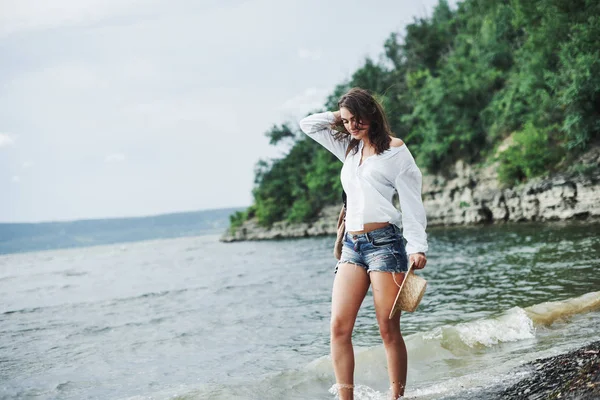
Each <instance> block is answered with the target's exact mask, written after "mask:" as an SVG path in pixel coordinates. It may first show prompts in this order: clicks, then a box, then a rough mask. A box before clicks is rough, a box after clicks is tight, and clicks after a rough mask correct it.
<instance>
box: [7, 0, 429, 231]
mask: <svg viewBox="0 0 600 400" xmlns="http://www.w3.org/2000/svg"><path fill="white" fill-rule="evenodd" d="M436 3H437V0H435V1H434V0H381V1H370V2H365V1H340V0H329V1H316V0H303V1H284V0H247V1H239V0H214V1H213V0H200V1H198V0H168V1H167V0H143V1H142V0H53V1H47V0H0V222H42V221H65V220H77V219H95V218H113V217H128V216H145V215H155V214H163V213H171V212H181V211H195V210H203V209H215V208H225V207H246V206H249V205H250V204H252V194H251V191H252V187H253V185H254V167H255V165H256V163H257V162H258V161H259V160H260V159H271V158H275V157H281V156H282V155H283V154H284V152H285V150H286V149H285V148H281V147H274V146H271V145H269V143H268V138H267V137H266V136H265V132H267V131H268V130H269V129H270V128H271V127H272V126H273V125H274V124H277V125H279V124H282V123H285V122H291V123H293V124H296V126H297V122H298V120H299V119H301V118H302V117H303V116H304V115H306V113H308V112H311V111H315V110H317V109H319V108H321V107H322V106H323V105H324V102H325V99H326V97H327V96H328V95H329V94H330V93H332V91H333V89H334V87H335V86H336V85H337V84H340V83H343V82H346V81H348V80H349V79H350V77H351V76H352V73H353V72H354V71H355V70H356V69H358V68H359V67H360V66H361V65H362V64H363V63H364V60H365V58H366V57H371V58H373V59H374V60H378V59H379V57H380V56H381V54H382V52H383V43H384V41H385V40H386V38H388V37H389V35H390V34H391V33H392V32H399V33H402V32H403V28H404V27H405V26H406V24H408V23H411V22H413V20H414V18H425V17H428V16H430V15H431V13H432V10H433V7H434V6H435V4H436Z"/></svg>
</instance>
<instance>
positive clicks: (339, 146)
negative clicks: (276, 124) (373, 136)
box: [300, 111, 350, 162]
mask: <svg viewBox="0 0 600 400" xmlns="http://www.w3.org/2000/svg"><path fill="white" fill-rule="evenodd" d="M334 122H335V117H334V115H333V113H332V112H331V111H326V112H324V113H318V114H312V115H309V116H308V117H306V118H304V119H302V120H301V121H300V129H302V131H303V132H304V133H306V134H307V135H308V136H310V137H311V138H313V139H314V140H315V141H316V142H317V143H319V144H320V145H321V146H323V147H325V148H326V149H327V150H329V151H330V152H331V153H333V154H334V155H335V156H336V157H337V158H338V159H339V160H340V161H342V162H344V159H345V158H346V150H347V149H348V145H349V144H350V138H348V139H347V140H336V139H335V138H334V135H335V133H336V132H335V131H334V130H333V129H331V124H333V123H334Z"/></svg>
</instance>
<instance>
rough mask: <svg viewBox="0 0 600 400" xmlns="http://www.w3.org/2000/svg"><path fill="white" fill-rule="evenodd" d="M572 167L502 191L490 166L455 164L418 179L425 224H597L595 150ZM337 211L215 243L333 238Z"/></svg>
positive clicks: (599, 177) (598, 162)
mask: <svg viewBox="0 0 600 400" xmlns="http://www.w3.org/2000/svg"><path fill="white" fill-rule="evenodd" d="M578 163H579V164H580V165H582V166H583V167H584V168H583V169H585V171H586V172H585V173H578V172H569V173H561V174H557V175H554V176H551V177H546V178H537V179H533V180H531V181H529V182H528V183H526V184H523V185H519V186H515V187H511V188H503V187H501V186H500V184H499V183H498V175H497V173H496V166H495V165H491V166H488V167H482V168H474V167H471V166H469V165H465V164H463V163H462V162H460V161H459V162H457V163H456V165H455V166H454V168H453V170H452V171H451V172H450V173H449V174H448V175H447V176H446V177H443V176H441V175H430V176H424V177H423V203H424V205H425V209H426V212H427V221H428V225H429V226H439V225H462V224H481V223H502V222H520V221H553V220H568V219H589V220H594V219H600V168H599V167H600V147H597V148H595V149H592V150H591V151H589V152H588V153H586V154H585V155H584V156H583V157H582V158H581V159H580V160H579V161H578ZM339 211H340V205H334V206H328V207H325V208H324V209H323V210H321V212H320V214H319V218H318V219H317V220H316V221H315V222H313V223H302V224H290V223H288V222H278V223H275V224H274V225H273V227H272V228H271V229H265V228H263V227H261V226H259V225H258V224H257V222H256V220H249V221H246V222H245V223H244V224H243V225H242V227H240V228H239V229H238V230H237V232H236V233H235V234H233V235H231V234H229V232H227V233H225V234H224V235H223V237H222V238H221V240H222V241H225V242H232V241H239V240H263V239H281V238H296V237H305V236H319V235H335V234H336V231H337V217H338V214H339Z"/></svg>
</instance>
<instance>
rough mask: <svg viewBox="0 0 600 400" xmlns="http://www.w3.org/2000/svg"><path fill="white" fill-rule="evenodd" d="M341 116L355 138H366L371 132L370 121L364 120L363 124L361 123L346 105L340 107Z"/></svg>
mask: <svg viewBox="0 0 600 400" xmlns="http://www.w3.org/2000/svg"><path fill="white" fill-rule="evenodd" d="M340 116H341V118H342V123H343V124H344V127H345V128H346V130H347V131H348V132H350V135H351V136H352V138H353V139H358V140H362V139H363V138H366V137H367V136H368V134H369V123H368V122H365V121H363V123H362V124H359V123H358V121H356V119H355V118H354V115H352V113H351V112H350V110H348V109H347V108H346V107H341V108H340Z"/></svg>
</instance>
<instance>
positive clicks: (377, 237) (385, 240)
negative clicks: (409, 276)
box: [335, 224, 408, 273]
mask: <svg viewBox="0 0 600 400" xmlns="http://www.w3.org/2000/svg"><path fill="white" fill-rule="evenodd" d="M343 263H351V264H356V265H359V266H361V267H363V268H364V269H365V270H366V271H367V273H369V272H371V271H382V272H406V271H407V270H408V255H407V254H406V249H405V247H404V238H403V237H402V233H401V232H400V229H399V228H398V227H396V225H392V224H390V225H388V226H386V227H384V228H380V229H375V230H373V231H371V232H367V233H361V234H358V235H353V234H350V233H348V232H346V235H345V236H344V244H343V246H342V256H341V257H340V261H339V262H338V263H337V265H336V267H335V272H336V273H337V270H338V267H339V265H340V264H343Z"/></svg>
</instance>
